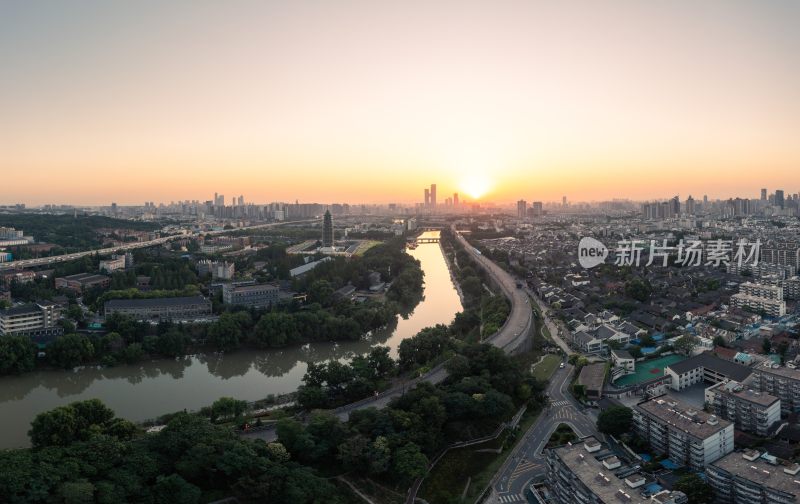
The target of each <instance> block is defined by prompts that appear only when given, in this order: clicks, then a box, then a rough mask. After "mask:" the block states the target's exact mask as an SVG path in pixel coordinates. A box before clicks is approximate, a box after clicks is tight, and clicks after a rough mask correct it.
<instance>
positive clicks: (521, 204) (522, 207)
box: [517, 200, 528, 219]
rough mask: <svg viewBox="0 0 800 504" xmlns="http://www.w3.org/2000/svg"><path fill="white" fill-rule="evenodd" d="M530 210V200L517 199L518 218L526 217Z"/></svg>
mask: <svg viewBox="0 0 800 504" xmlns="http://www.w3.org/2000/svg"><path fill="white" fill-rule="evenodd" d="M527 212H528V202H527V201H525V200H519V201H517V218H518V219H524V218H525V216H526V214H527Z"/></svg>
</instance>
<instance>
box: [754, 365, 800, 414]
mask: <svg viewBox="0 0 800 504" xmlns="http://www.w3.org/2000/svg"><path fill="white" fill-rule="evenodd" d="M749 384H750V385H751V386H752V387H754V388H755V389H756V390H758V391H759V392H764V393H768V394H772V395H774V396H776V397H777V398H778V399H780V401H781V413H782V414H783V415H788V414H790V413H797V412H800V369H793V368H790V367H786V366H781V365H778V364H773V363H772V362H771V361H766V362H764V363H763V364H760V365H758V366H755V367H753V376H752V378H751V379H750V380H749Z"/></svg>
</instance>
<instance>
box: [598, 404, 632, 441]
mask: <svg viewBox="0 0 800 504" xmlns="http://www.w3.org/2000/svg"><path fill="white" fill-rule="evenodd" d="M632 420H633V412H632V411H631V409H630V408H627V407H625V406H610V407H608V408H606V409H604V410H603V411H601V412H600V414H599V415H597V430H599V431H600V432H602V433H604V434H610V435H612V436H617V437H619V436H621V435H622V434H624V433H626V432H630V429H631V421H632Z"/></svg>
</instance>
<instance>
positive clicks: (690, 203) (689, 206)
mask: <svg viewBox="0 0 800 504" xmlns="http://www.w3.org/2000/svg"><path fill="white" fill-rule="evenodd" d="M686 215H694V198H692V196H691V195H689V197H688V198H686Z"/></svg>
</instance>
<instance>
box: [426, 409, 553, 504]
mask: <svg viewBox="0 0 800 504" xmlns="http://www.w3.org/2000/svg"><path fill="white" fill-rule="evenodd" d="M537 417H538V413H535V414H534V413H526V414H525V415H524V416H523V417H522V421H520V424H519V430H518V431H517V432H516V433H514V434H509V433H508V431H506V433H504V434H502V435H501V436H500V437H498V438H497V439H495V440H494V441H489V442H487V443H483V444H480V445H475V446H468V447H466V448H459V449H457V450H450V451H449V452H447V454H446V455H445V456H444V457H442V459H441V460H440V461H439V463H438V464H436V467H434V468H433V471H431V473H430V475H429V476H428V477H427V478H426V479H425V482H424V483H423V484H422V488H421V489H420V492H419V497H421V498H423V499H425V500H426V501H428V502H429V503H430V504H450V503H452V502H454V499H455V498H460V497H461V495H462V493H463V492H464V488H465V487H466V485H467V480H468V479H470V478H471V479H470V484H469V489H468V490H467V492H466V495H465V497H464V501H463V502H467V503H471V502H474V501H475V499H476V498H477V497H478V495H479V494H480V493H481V492H483V490H484V489H485V488H486V486H487V485H488V484H489V481H491V479H492V477H493V476H494V475H495V473H496V472H497V471H498V470H499V469H500V467H501V466H502V465H503V463H504V462H505V460H506V458H508V455H509V454H510V453H511V450H512V449H513V447H514V445H515V444H516V441H517V440H518V438H519V434H518V433H523V432H525V431H527V430H528V428H530V426H531V425H533V422H534V421H536V418H537ZM505 445H507V446H505ZM498 448H502V451H501V452H500V453H497V452H496V451H482V450H493V449H494V450H497V449H498ZM479 450H480V451H479Z"/></svg>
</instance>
